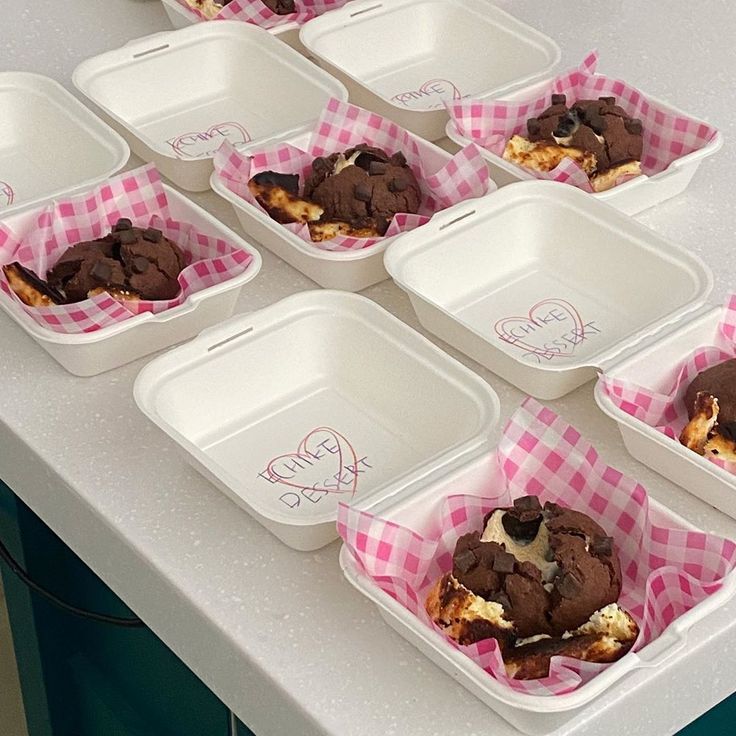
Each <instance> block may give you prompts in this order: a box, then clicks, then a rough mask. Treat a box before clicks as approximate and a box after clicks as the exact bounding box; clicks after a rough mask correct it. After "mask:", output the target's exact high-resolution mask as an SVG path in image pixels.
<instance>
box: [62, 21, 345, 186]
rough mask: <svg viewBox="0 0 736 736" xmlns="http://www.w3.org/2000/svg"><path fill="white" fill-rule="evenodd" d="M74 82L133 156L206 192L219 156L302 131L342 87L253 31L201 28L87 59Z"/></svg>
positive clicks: (228, 24) (243, 26)
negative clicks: (228, 147)
mask: <svg viewBox="0 0 736 736" xmlns="http://www.w3.org/2000/svg"><path fill="white" fill-rule="evenodd" d="M72 80H73V82H74V84H75V86H76V87H77V89H78V90H79V91H80V92H81V93H82V94H83V95H85V96H86V97H87V98H88V99H89V100H90V101H91V102H93V103H94V104H95V105H96V106H97V107H98V108H99V109H100V110H101V111H102V113H103V116H104V117H105V118H106V120H107V121H108V122H109V123H110V124H111V125H112V126H113V128H115V129H116V130H117V131H118V132H120V134H121V135H122V136H123V137H124V138H125V139H126V140H127V141H128V143H129V144H130V147H131V148H132V150H133V152H134V153H135V154H136V155H138V156H140V157H141V158H142V159H143V160H144V161H151V162H154V163H155V164H156V167H157V168H158V170H159V171H160V172H161V173H162V174H164V175H165V176H167V177H168V178H169V179H171V181H173V182H174V183H175V184H177V185H178V186H180V187H182V188H183V189H186V190H189V191H205V190H206V189H208V188H209V179H210V174H211V173H212V168H213V167H212V157H213V156H214V154H215V152H216V151H217V149H218V148H219V147H220V146H221V145H222V143H223V141H225V140H228V141H229V142H230V143H232V144H233V145H236V146H242V145H244V144H246V143H249V142H261V143H262V142H265V141H268V140H270V139H272V138H275V137H284V136H285V135H287V134H288V133H295V132H298V131H301V130H305V129H307V128H308V127H309V125H310V123H313V122H314V120H316V119H317V118H318V117H319V115H320V113H321V112H322V110H323V108H324V106H325V104H326V103H327V101H328V100H329V99H330V98H331V97H337V98H339V99H342V100H345V99H347V91H346V90H345V88H344V87H343V85H342V84H341V83H340V82H338V81H337V80H335V79H333V78H332V77H330V76H329V75H328V74H327V73H325V72H323V71H322V70H320V69H317V68H315V66H314V65H313V64H311V63H310V62H309V61H307V60H306V59H305V58H304V57H303V56H301V55H300V54H298V53H297V52H296V51H294V50H293V49H290V48H288V47H287V46H285V45H284V44H283V43H281V42H280V41H278V39H276V38H275V37H274V36H273V35H272V34H271V33H269V32H268V31H265V30H263V29H261V28H258V27H257V26H254V25H252V24H250V23H241V22H238V21H224V20H223V21H217V22H215V23H198V24H196V25H193V26H190V27H189V28H185V29H182V30H178V31H170V32H165V33H157V34H154V35H152V36H147V37H144V38H140V39H138V40H136V41H132V42H130V43H128V44H126V45H125V46H123V47H122V48H119V49H116V50H113V51H108V52H106V53H104V54H100V55H99V56H95V57H93V58H91V59H87V60H86V61H83V62H82V63H81V64H80V65H79V66H78V67H77V68H76V69H75V70H74V74H73V76H72Z"/></svg>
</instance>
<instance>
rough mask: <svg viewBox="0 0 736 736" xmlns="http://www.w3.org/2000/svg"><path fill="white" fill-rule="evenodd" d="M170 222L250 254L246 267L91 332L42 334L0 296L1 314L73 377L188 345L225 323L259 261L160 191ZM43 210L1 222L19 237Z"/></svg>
mask: <svg viewBox="0 0 736 736" xmlns="http://www.w3.org/2000/svg"><path fill="white" fill-rule="evenodd" d="M163 191H164V192H165V194H166V199H167V202H168V209H169V215H170V217H171V219H173V220H177V221H179V222H182V223H186V224H188V225H192V226H193V227H194V228H195V229H196V230H198V231H199V232H201V233H204V234H206V235H207V236H209V237H213V238H220V239H222V240H224V241H225V242H227V243H229V244H231V245H232V246H233V247H234V248H239V249H241V250H244V251H245V252H247V253H249V254H250V256H251V261H250V263H249V264H248V267H247V268H246V269H244V270H243V272H242V273H240V274H239V275H237V276H234V277H232V278H229V279H227V280H225V281H222V282H221V283H219V284H214V285H211V286H208V287H207V288H204V289H201V290H200V291H197V292H195V293H193V294H190V295H189V296H188V297H187V299H186V300H185V301H184V302H182V303H181V304H179V305H178V306H174V307H171V308H170V309H166V310H165V311H163V312H159V313H158V314H154V313H153V312H141V313H140V314H136V315H134V316H132V317H129V318H127V319H125V320H123V321H121V322H117V323H115V324H111V325H107V326H105V327H101V328H99V329H97V330H95V331H93V332H76V333H70V334H67V333H63V332H55V331H53V330H51V329H48V328H45V327H43V326H42V325H40V324H39V323H38V322H36V321H35V320H34V319H33V318H32V317H31V316H30V315H29V314H28V313H27V312H26V311H25V310H24V309H23V307H22V306H21V305H20V304H19V303H18V302H17V301H16V300H14V299H12V298H11V297H10V296H8V295H7V294H5V293H4V292H3V291H0V309H2V310H3V311H4V312H5V313H6V314H7V315H8V316H9V317H11V319H13V320H14V321H15V322H16V323H17V324H18V325H19V326H20V327H21V328H22V329H23V330H24V331H25V332H26V333H27V334H28V335H29V336H30V337H32V338H33V339H34V340H35V341H36V342H37V343H38V344H39V345H40V346H41V347H42V348H43V349H44V350H45V351H46V352H47V353H48V354H49V355H51V357H52V358H54V359H55V360H56V361H57V362H58V363H60V364H61V365H62V366H63V367H64V368H65V369H66V370H68V371H69V372H70V373H73V374H74V375H77V376H94V375H97V374H99V373H103V372H104V371H108V370H111V369H113V368H118V367H119V366H122V365H125V364H126V363H130V362H131V361H133V360H137V359H138V358H140V357H142V356H144V355H149V354H150V353H153V352H155V351H157V350H161V349H163V348H167V347H169V346H171V345H174V344H176V343H177V342H182V341H184V340H189V339H190V338H192V337H194V336H195V335H197V334H198V333H199V332H201V331H202V330H203V329H204V328H206V327H209V326H210V325H213V324H216V323H217V322H219V321H221V320H223V319H227V318H228V317H229V316H230V315H231V314H232V313H233V309H234V308H235V303H236V302H237V300H238V297H239V296H240V292H241V290H242V288H243V286H245V284H247V283H248V282H249V281H252V280H253V279H254V278H255V277H256V276H257V275H258V272H259V271H260V268H261V256H260V254H259V253H258V251H257V250H256V249H255V248H253V247H251V246H249V245H248V244H247V243H246V242H245V241H244V240H243V239H242V238H241V237H240V236H238V235H236V234H235V233H234V232H233V231H232V230H230V228H227V227H225V226H224V225H223V224H222V223H221V222H220V221H219V220H217V219H216V218H214V217H213V216H212V215H210V214H209V212H206V211H205V210H204V209H202V208H201V207H200V206H199V205H197V204H195V203H194V202H192V201H191V200H190V199H187V198H186V197H185V196H184V195H182V194H180V193H179V192H177V191H176V190H175V189H172V188H171V187H167V186H166V185H165V184H164V185H163ZM45 207H46V205H40V206H38V207H36V208H33V209H30V210H25V211H24V212H22V213H16V214H14V215H11V216H9V217H4V216H3V213H2V212H0V219H2V221H3V223H4V224H6V225H7V226H8V227H9V228H10V229H11V230H12V231H14V232H23V231H24V230H25V229H26V228H27V227H30V226H31V225H32V224H33V223H34V222H35V221H36V220H37V218H38V216H39V214H40V212H41V211H43V210H44V209H45Z"/></svg>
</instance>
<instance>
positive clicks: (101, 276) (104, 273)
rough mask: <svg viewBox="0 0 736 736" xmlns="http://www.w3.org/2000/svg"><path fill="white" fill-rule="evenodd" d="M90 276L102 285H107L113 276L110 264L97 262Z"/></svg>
mask: <svg viewBox="0 0 736 736" xmlns="http://www.w3.org/2000/svg"><path fill="white" fill-rule="evenodd" d="M89 275H90V276H91V277H92V278H93V279H95V280H96V281H99V282H100V283H101V284H107V283H108V282H109V281H110V277H111V276H112V268H111V267H110V264H109V263H105V261H97V263H95V264H94V266H92V269H91V270H90V272H89Z"/></svg>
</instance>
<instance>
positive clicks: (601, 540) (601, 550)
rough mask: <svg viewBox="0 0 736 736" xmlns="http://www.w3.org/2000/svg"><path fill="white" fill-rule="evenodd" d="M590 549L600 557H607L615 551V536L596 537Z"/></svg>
mask: <svg viewBox="0 0 736 736" xmlns="http://www.w3.org/2000/svg"><path fill="white" fill-rule="evenodd" d="M590 551H591V552H592V553H593V554H594V555H597V556H599V557H601V556H602V557H605V556H607V555H610V554H611V553H612V552H613V537H595V538H594V539H593V541H592V542H591V543H590Z"/></svg>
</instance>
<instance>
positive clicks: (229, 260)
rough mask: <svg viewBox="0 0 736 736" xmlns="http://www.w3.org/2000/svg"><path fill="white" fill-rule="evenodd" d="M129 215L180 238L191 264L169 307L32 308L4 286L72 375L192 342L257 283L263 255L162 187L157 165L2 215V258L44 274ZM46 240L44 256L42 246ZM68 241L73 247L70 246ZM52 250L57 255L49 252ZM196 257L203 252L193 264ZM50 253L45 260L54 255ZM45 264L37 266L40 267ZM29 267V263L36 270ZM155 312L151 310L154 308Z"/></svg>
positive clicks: (29, 329) (107, 299) (13, 314)
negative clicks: (68, 251)
mask: <svg viewBox="0 0 736 736" xmlns="http://www.w3.org/2000/svg"><path fill="white" fill-rule="evenodd" d="M120 217H127V218H129V219H131V220H133V222H134V223H136V224H139V225H141V226H143V227H149V226H151V225H153V226H155V227H157V228H159V229H161V230H162V231H163V232H164V234H165V235H169V234H170V233H176V234H177V237H174V238H172V239H174V240H175V241H176V240H177V239H178V238H182V240H179V242H177V244H178V245H180V246H181V247H182V249H183V250H184V251H185V253H186V252H187V251H188V248H187V247H185V246H184V242H187V243H188V244H189V246H191V250H189V252H190V255H192V257H193V259H194V260H193V261H192V262H191V263H190V264H189V266H188V267H187V268H185V270H184V271H183V272H182V276H181V278H180V279H179V283H180V284H184V286H183V290H182V291H181V292H180V294H179V295H178V296H177V297H176V298H174V299H172V300H169V301H159V302H144V301H143V300H141V301H140V302H128V303H127V304H126V303H122V304H121V303H120V302H119V301H116V300H114V299H113V298H112V297H111V296H110V295H109V294H107V293H103V294H101V295H98V296H95V297H93V298H91V299H86V300H84V301H81V302H79V303H77V304H69V305H59V306H51V307H45V308H32V307H26V306H25V305H23V304H22V303H21V302H20V300H19V299H18V298H17V297H15V295H13V294H12V293H11V291H10V288H9V286H8V285H7V283H6V282H5V281H4V280H3V282H2V284H1V285H2V288H1V289H0V308H2V310H3V311H4V312H5V313H6V314H7V315H8V316H9V317H10V318H11V319H13V320H14V321H15V322H16V323H17V324H18V325H19V326H20V327H21V328H22V329H23V330H24V331H25V332H26V333H27V334H28V335H29V336H30V337H31V338H33V339H34V340H35V341H36V342H37V343H38V344H39V345H40V346H41V347H42V348H43V349H44V350H45V351H46V352H47V353H49V355H51V357H53V358H54V359H55V360H56V361H57V362H58V363H60V364H61V365H62V366H63V367H64V368H65V369H66V370H68V371H69V372H70V373H73V374H75V375H78V376H92V375H96V374H98V373H102V372H104V371H107V370H110V369H112V368H117V367H119V366H121V365H124V364H126V363H129V362H130V361H133V360H136V359H137V358H140V357H142V356H144V355H148V354H149V353H152V352H155V351H156V350H160V349H162V348H166V347H169V346H171V345H173V344H175V343H177V342H181V341H183V340H187V339H189V338H191V337H193V336H195V335H196V334H198V333H199V332H200V331H201V330H202V329H204V328H205V327H209V326H210V325H212V324H215V323H217V322H219V321H221V320H223V319H226V318H227V317H229V316H230V315H231V314H232V312H233V309H234V307H235V302H236V301H237V299H238V296H239V294H240V291H241V289H242V287H243V286H244V285H245V284H246V283H247V282H249V281H250V280H251V279H253V278H255V276H256V275H257V273H258V271H259V269H260V265H261V258H260V255H259V253H258V252H257V251H256V250H255V249H254V248H252V247H251V246H249V245H248V244H247V243H246V242H245V241H244V240H243V239H242V238H240V237H239V236H238V235H236V234H235V233H234V232H233V231H232V230H230V229H229V228H227V227H225V226H224V225H223V224H222V223H220V222H219V220H217V219H215V218H214V217H212V215H210V214H209V213H208V212H206V211H205V210H203V209H202V208H201V207H199V206H198V205H196V204H194V202H192V201H190V200H189V199H187V198H186V197H184V196H183V195H182V194H180V193H179V192H177V191H176V190H174V189H172V188H171V187H167V186H166V185H165V184H162V183H161V182H160V180H159V178H158V174H157V172H156V171H155V169H154V168H153V167H151V166H149V167H144V168H142V169H139V170H137V171H132V172H127V173H125V174H122V175H119V176H118V177H115V178H113V179H108V180H107V181H106V182H105V183H104V184H102V185H99V186H98V187H96V188H92V189H90V190H87V191H85V192H83V193H77V194H75V195H73V196H66V195H65V196H63V197H60V198H58V199H57V200H55V201H54V202H53V203H51V204H49V203H45V204H42V205H39V206H37V207H35V208H31V209H25V210H24V211H22V212H15V213H11V214H10V215H8V216H7V217H4V216H2V215H0V261H1V262H2V263H3V265H4V264H6V263H11V262H13V261H21V262H24V265H27V266H28V267H31V268H32V269H33V270H34V271H35V272H36V273H38V274H39V275H40V276H43V274H44V273H45V271H46V265H43V264H44V263H45V264H48V261H49V258H50V257H53V256H52V255H51V254H53V253H54V252H59V250H60V249H61V248H62V247H68V245H72V244H74V243H77V242H80V241H84V240H89V239H91V238H94V237H100V236H103V235H105V234H106V233H108V232H110V230H111V228H112V226H113V225H114V223H115V221H116V220H117V219H118V218H120ZM40 241H43V249H42V251H39V250H38V248H39V245H38V243H39V242H40ZM67 244H68V245H67ZM50 249H51V250H50ZM195 253H200V254H202V255H201V257H200V258H197V256H196V255H193V254H195ZM46 254H49V255H48V256H47V255H46ZM37 263H40V264H41V266H39V265H37ZM31 264H33V265H32V266H31ZM149 310H150V311H149Z"/></svg>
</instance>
